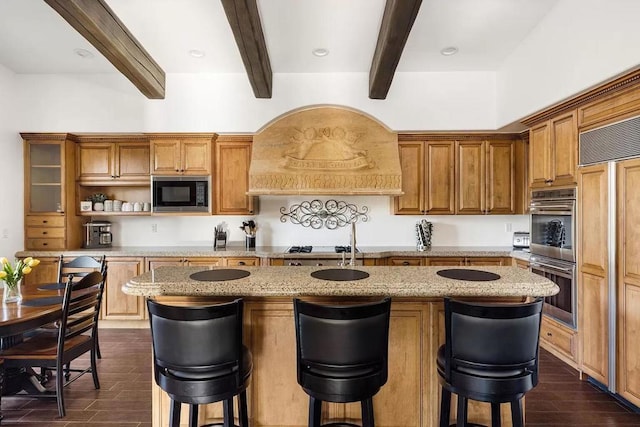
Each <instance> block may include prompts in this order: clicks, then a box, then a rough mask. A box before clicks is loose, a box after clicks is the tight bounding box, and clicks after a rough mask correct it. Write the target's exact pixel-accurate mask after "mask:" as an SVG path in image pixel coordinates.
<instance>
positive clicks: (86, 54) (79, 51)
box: [73, 48, 93, 59]
mask: <svg viewBox="0 0 640 427" xmlns="http://www.w3.org/2000/svg"><path fill="white" fill-rule="evenodd" d="M73 53H75V54H76V55H78V56H79V57H81V58H84V59H88V58H93V53H91V52H89V51H88V50H87V49H81V48H77V49H73Z"/></svg>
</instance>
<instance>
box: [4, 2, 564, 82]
mask: <svg viewBox="0 0 640 427" xmlns="http://www.w3.org/2000/svg"><path fill="white" fill-rule="evenodd" d="M106 1H107V3H108V4H109V6H110V7H111V8H112V9H113V10H114V12H115V13H116V14H117V15H118V16H119V18H120V19H121V20H122V21H123V22H124V24H125V25H126V26H127V28H128V29H129V31H130V32H131V33H132V34H133V35H134V36H135V37H136V38H137V39H138V40H139V41H140V42H141V44H142V45H143V46H144V47H145V49H146V50H147V51H148V52H149V53H150V54H151V56H152V57H153V58H154V59H155V60H156V62H158V64H159V65H160V66H161V67H162V69H164V71H165V72H167V73H200V72H202V73H211V72H213V73H243V72H244V67H243V64H242V60H241V58H240V54H239V53H238V49H237V46H236V44H235V40H234V38H233V34H232V32H231V30H230V28H229V24H228V22H227V20H226V17H225V14H224V11H223V8H222V5H221V3H220V2H219V1H217V0H106ZM558 1H559V0H423V2H422V6H421V8H420V12H419V13H418V17H417V18H416V21H415V24H414V26H413V29H412V31H411V34H410V36H409V39H408V40H407V44H406V47H405V50H404V52H403V54H402V58H401V59H400V63H399V65H398V68H397V71H401V72H421V71H474V70H483V71H487V70H496V69H497V68H498V67H499V66H500V64H501V63H502V61H504V59H505V58H506V57H508V55H509V54H510V53H511V52H512V51H513V50H514V49H515V48H516V46H517V45H518V44H519V43H520V42H522V40H523V39H524V38H525V37H526V36H527V34H528V33H529V32H530V31H531V30H532V29H533V28H534V27H535V26H536V25H537V24H538V23H539V22H540V20H541V19H542V18H543V17H544V16H545V15H546V14H547V13H548V12H549V11H550V10H551V9H552V8H553V7H554V5H555V4H556V3H558ZM384 4H385V0H258V6H259V10H260V14H261V17H262V25H263V30H264V33H265V38H266V43H267V48H268V50H269V56H270V60H271V68H272V70H273V72H274V73H330V72H369V68H370V66H371V58H372V56H373V52H374V49H375V45H376V40H377V37H378V30H379V27H380V22H381V20H382V14H383V11H384ZM447 46H456V47H458V48H459V53H458V54H457V55H455V56H451V57H445V56H442V55H441V54H440V50H441V49H442V48H444V47H447ZM318 47H322V48H327V49H328V50H329V52H330V53H329V55H328V56H326V57H323V58H318V57H315V56H313V55H312V54H311V50H312V49H313V48H318ZM76 48H84V49H87V50H89V51H91V52H93V53H94V54H95V55H94V57H93V58H90V59H83V58H81V57H79V56H78V55H76V54H75V53H74V49H76ZM191 49H199V50H202V51H204V52H205V53H206V55H205V56H204V58H201V59H196V58H192V57H191V56H189V55H188V51H189V50H191ZM0 64H2V65H4V66H5V67H7V68H9V69H11V70H13V71H14V72H16V73H112V72H117V70H116V69H115V68H114V67H113V66H112V65H111V64H110V63H109V62H108V61H107V60H105V59H104V58H103V57H102V55H101V54H100V53H99V52H97V51H96V49H95V48H93V46H91V45H90V44H89V43H88V42H87V41H86V40H85V39H84V38H83V37H82V36H80V35H79V34H78V33H77V32H76V31H75V30H74V29H73V28H71V26H69V24H67V22H66V21H64V20H63V19H62V18H61V17H60V16H59V15H58V14H57V13H56V12H55V11H54V10H53V9H51V8H50V7H49V6H48V5H47V4H46V3H45V2H44V1H43V0H0Z"/></svg>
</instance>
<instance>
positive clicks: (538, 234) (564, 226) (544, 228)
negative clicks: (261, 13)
mask: <svg viewBox="0 0 640 427" xmlns="http://www.w3.org/2000/svg"><path fill="white" fill-rule="evenodd" d="M530 211H531V228H530V230H531V244H530V247H531V253H532V254H538V255H542V256H547V257H550V258H556V259H561V260H564V261H569V262H575V261H576V256H575V249H574V243H575V242H574V239H575V217H576V190H575V188H567V189H562V190H539V191H533V192H532V195H531V205H530Z"/></svg>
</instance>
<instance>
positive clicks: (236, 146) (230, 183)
mask: <svg viewBox="0 0 640 427" xmlns="http://www.w3.org/2000/svg"><path fill="white" fill-rule="evenodd" d="M252 139H253V138H252V137H251V136H238V137H233V136H222V137H220V138H219V139H218V140H217V141H216V143H215V146H216V158H215V171H216V173H215V201H216V202H215V206H214V213H215V214H217V215H253V214H255V213H256V211H257V209H256V208H257V203H256V198H255V197H251V196H247V191H248V190H249V164H250V162H251V142H252Z"/></svg>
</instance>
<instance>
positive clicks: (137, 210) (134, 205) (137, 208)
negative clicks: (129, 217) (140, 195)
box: [133, 202, 142, 212]
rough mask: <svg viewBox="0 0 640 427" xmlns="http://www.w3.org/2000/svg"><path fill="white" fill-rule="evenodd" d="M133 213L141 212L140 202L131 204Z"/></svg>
mask: <svg viewBox="0 0 640 427" xmlns="http://www.w3.org/2000/svg"><path fill="white" fill-rule="evenodd" d="M133 211H134V212H142V203H140V202H135V203H134V204H133Z"/></svg>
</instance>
